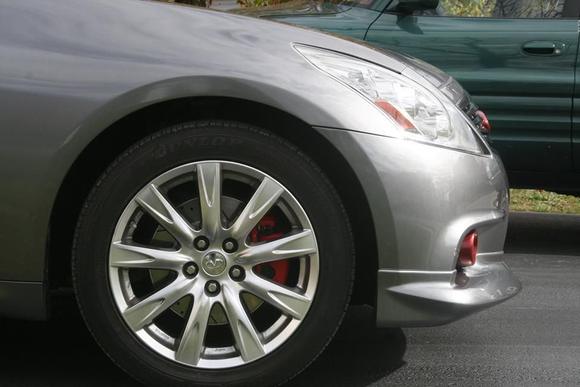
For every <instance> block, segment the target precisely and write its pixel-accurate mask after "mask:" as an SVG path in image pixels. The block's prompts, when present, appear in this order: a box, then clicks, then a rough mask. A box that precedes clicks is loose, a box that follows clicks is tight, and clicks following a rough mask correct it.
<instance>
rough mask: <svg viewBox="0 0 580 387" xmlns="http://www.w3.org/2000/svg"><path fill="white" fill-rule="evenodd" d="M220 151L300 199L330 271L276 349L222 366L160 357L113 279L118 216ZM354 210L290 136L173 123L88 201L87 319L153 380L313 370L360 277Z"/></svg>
mask: <svg viewBox="0 0 580 387" xmlns="http://www.w3.org/2000/svg"><path fill="white" fill-rule="evenodd" d="M211 159H220V160H228V161H234V162H240V163H244V164H246V165H250V166H253V167H254V168H257V169H259V170H261V171H263V172H265V173H267V174H268V175H270V176H272V177H274V178H275V179H277V180H278V181H279V182H281V183H282V184H283V185H284V186H285V187H287V188H288V190H289V191H290V192H292V194H293V195H294V196H295V197H296V198H297V199H298V200H299V202H300V203H301V205H302V207H303V208H304V210H305V211H306V213H307V214H308V217H309V218H310V221H311V222H312V225H313V227H314V229H315V230H316V233H317V234H316V235H317V243H318V247H319V262H320V263H319V264H320V275H319V282H318V288H317V290H316V295H315V297H314V300H313V301H312V304H311V306H310V310H309V312H308V314H307V316H306V317H305V318H304V320H303V321H302V323H301V325H300V326H299V328H298V329H297V330H296V331H295V332H294V333H293V334H292V336H291V337H290V338H289V339H288V340H287V341H286V342H285V343H284V344H282V345H281V346H280V347H278V348H277V349H276V350H275V351H273V352H272V353H270V354H268V355H267V356H265V357H263V358H260V359H258V360H255V361H253V362H251V363H249V364H246V365H243V366H240V367H234V368H227V369H219V370H211V369H200V368H193V367H188V366H185V365H182V364H179V363H177V362H173V361H171V360H169V359H167V358H165V357H163V356H160V355H159V354H157V353H156V352H154V351H153V350H151V349H149V347H147V346H146V345H145V344H143V343H142V342H141V341H140V340H139V339H138V338H137V337H136V336H135V334H134V333H133V332H132V331H131V330H130V329H129V328H128V327H127V326H126V324H125V323H124V320H123V318H122V316H121V315H120V313H119V312H118V310H117V307H116V305H115V302H114V300H113V296H112V293H111V290H110V286H109V275H108V254H109V246H110V243H111V237H112V233H113V230H114V228H115V225H116V222H117V220H118V219H119V216H120V214H121V212H122V211H123V209H124V208H125V206H126V205H127V203H128V201H129V200H130V199H131V198H132V197H133V195H135V193H136V192H137V191H138V190H139V189H140V188H141V187H142V186H144V185H145V184H146V183H147V182H149V181H151V180H152V179H154V178H155V177H156V176H158V175H160V174H161V173H163V172H165V171H167V170H169V169H171V168H174V167H176V166H179V165H182V164H186V163H190V162H193V161H200V160H211ZM349 227H350V226H349V223H348V218H347V215H346V212H345V210H344V208H343V206H342V204H341V202H340V199H339V197H338V195H337V193H336V191H335V190H334V188H333V187H332V185H331V184H330V182H329V181H328V179H327V178H326V177H325V176H324V174H323V173H322V171H321V170H320V169H319V168H318V167H317V166H316V165H315V164H314V163H313V162H312V161H311V160H310V159H309V158H308V157H307V156H305V155H304V154H302V153H301V152H300V151H299V150H298V149H296V147H294V146H293V145H291V144H290V143H288V142H287V141H285V140H283V139H281V138H279V137H277V136H275V135H273V134H272V133H269V132H267V131H264V130H262V129H258V128H255V127H250V126H247V125H244V124H240V123H236V122H223V121H203V122H190V123H184V124H181V125H177V126H173V127H170V128H166V129H163V130H161V131H159V132H157V133H155V134H153V135H151V136H149V137H147V138H145V139H143V140H141V141H139V142H138V143H137V144H135V145H133V146H132V147H130V148H129V149H128V150H127V151H126V152H124V153H123V154H122V155H121V156H120V157H118V158H117V159H116V160H115V161H114V162H113V163H112V165H111V166H110V167H109V168H108V169H107V170H106V172H105V173H104V174H103V175H102V176H101V177H100V178H99V180H98V181H97V183H96V184H95V186H94V188H93V190H92V192H91V194H90V195H89V197H88V199H87V201H86V203H85V204H84V207H83V211H82V214H81V216H80V218H79V221H78V225H77V228H76V235H75V243H74V247H73V262H72V264H73V277H74V287H75V292H76V297H77V300H78V304H79V307H80V310H81V313H82V315H83V317H84V319H85V322H86V324H87V326H88V328H89V329H90V331H91V333H92V334H93V336H94V337H95V339H96V341H97V342H98V343H99V344H100V345H101V347H102V348H103V350H104V351H105V352H106V353H107V354H108V355H109V356H110V358H111V359H112V360H113V361H114V362H115V363H116V364H118V365H119V366H120V367H121V368H122V369H124V370H125V371H126V372H128V373H129V374H130V375H132V376H133V377H134V378H136V379H138V380H139V381H141V382H143V383H145V384H147V385H151V386H218V385H219V386H222V385H227V386H248V385H252V386H268V385H277V384H280V383H283V382H285V381H287V380H288V379H290V378H292V377H293V376H295V375H296V374H298V373H299V372H300V371H301V370H303V369H304V368H306V367H307V366H308V365H309V364H310V363H311V362H312V361H313V360H314V359H315V358H316V357H317V356H318V355H319V354H320V353H321V352H322V350H323V349H324V348H325V347H326V345H327V344H328V342H329V341H330V339H331V338H332V336H333V335H334V334H335V332H336V330H337V329H338V326H339V325H340V322H341V320H342V318H343V316H344V313H345V310H346V308H347V306H348V302H349V297H350V293H351V289H352V283H353V276H354V254H353V242H352V235H351V232H350V228H349Z"/></svg>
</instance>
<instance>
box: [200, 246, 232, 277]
mask: <svg viewBox="0 0 580 387" xmlns="http://www.w3.org/2000/svg"><path fill="white" fill-rule="evenodd" d="M226 266H227V261H226V257H225V256H224V255H223V254H222V253H220V252H219V251H210V252H209V253H207V254H206V255H204V256H203V258H202V260H201V267H202V269H203V271H204V273H205V274H207V275H209V276H212V277H216V276H219V275H221V274H222V273H223V272H224V271H225V270H226Z"/></svg>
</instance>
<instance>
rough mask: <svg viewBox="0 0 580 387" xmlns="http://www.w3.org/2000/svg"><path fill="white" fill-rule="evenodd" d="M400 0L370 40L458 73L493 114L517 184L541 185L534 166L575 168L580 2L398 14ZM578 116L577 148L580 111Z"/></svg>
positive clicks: (443, 5) (487, 1)
mask: <svg viewBox="0 0 580 387" xmlns="http://www.w3.org/2000/svg"><path fill="white" fill-rule="evenodd" d="M397 3H398V1H397V0H395V1H393V2H392V3H391V5H389V6H388V7H387V8H386V10H385V12H383V14H382V15H381V16H380V17H379V18H378V19H377V20H376V21H375V22H374V23H373V24H372V25H371V26H370V28H369V31H368V33H367V35H366V40H367V41H368V42H369V43H370V44H372V45H376V46H379V47H384V48H390V49H394V50H397V51H401V52H405V53H408V54H410V55H412V56H416V57H418V58H420V59H423V60H425V61H427V62H429V63H431V64H433V65H435V66H438V67H440V68H442V69H444V70H445V71H447V72H448V73H450V74H451V75H453V76H454V77H455V78H456V79H457V80H458V81H459V82H460V83H461V84H462V85H463V86H464V87H465V89H467V90H468V91H469V92H470V93H471V94H472V96H473V98H474V101H475V102H476V103H477V104H478V105H479V106H480V107H481V109H482V110H483V111H484V112H485V113H486V114H487V115H488V117H489V118H490V120H491V122H492V126H493V130H492V134H491V138H492V140H493V145H494V147H495V148H496V149H497V150H498V151H499V153H500V154H501V156H502V159H503V160H504V163H505V165H506V167H507V169H508V170H510V172H511V173H510V178H511V179H512V183H516V185H537V184H534V183H531V182H530V181H529V177H528V176H527V175H529V174H530V172H533V173H534V174H536V175H537V176H541V173H540V175H538V172H545V173H546V174H552V173H554V172H562V173H566V172H572V171H573V159H572V144H571V136H572V118H571V117H572V109H573V108H572V106H573V104H572V103H573V95H574V82H575V65H576V59H577V52H578V10H579V8H580V4H579V3H580V2H579V1H578V0H441V1H440V4H439V7H438V8H437V9H436V10H428V11H420V12H415V13H414V14H411V15H409V14H402V13H397V11H396V9H397ZM577 116H578V117H579V119H578V122H577V123H576V128H577V129H576V131H575V136H576V137H575V141H576V142H575V143H576V150H578V148H579V145H578V144H579V143H580V134H579V132H580V130H579V129H578V128H580V110H578V114H577ZM577 166H578V165H577ZM537 176H536V177H537ZM539 180H542V177H539ZM520 181H521V182H524V183H520Z"/></svg>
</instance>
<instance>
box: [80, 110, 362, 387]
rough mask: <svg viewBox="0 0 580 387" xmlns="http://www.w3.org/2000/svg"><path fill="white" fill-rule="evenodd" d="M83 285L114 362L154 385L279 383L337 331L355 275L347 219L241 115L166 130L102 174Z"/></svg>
mask: <svg viewBox="0 0 580 387" xmlns="http://www.w3.org/2000/svg"><path fill="white" fill-rule="evenodd" d="M73 255H74V257H73V275H74V285H75V291H76V295H77V299H78V302H79V306H80V308H81V311H82V314H83V317H84V319H85V321H86V323H87V325H88V327H89V329H90V330H91V332H92V333H93V335H94V336H95V338H96V340H97V341H98V342H99V344H100V345H101V346H102V348H103V349H104V350H105V351H106V352H107V353H108V354H109V356H110V357H111V358H112V359H113V360H114V361H115V362H116V363H117V364H118V365H119V366H120V367H121V368H123V369H125V370H126V371H127V372H129V373H130V374H131V375H133V376H134V377H135V378H137V379H138V380H140V381H142V382H144V383H146V384H150V385H164V386H169V385H179V386H183V385H192V386H197V385H199V386H202V385H203V386H207V385H239V386H242V385H255V386H258V385H271V384H277V383H281V382H283V381H285V380H287V379H288V378H291V377H292V376H294V375H296V374H297V373H298V372H300V371H301V370H302V369H304V368H305V367H306V366H307V365H308V364H309V363H310V362H311V361H313V359H315V357H316V356H317V355H318V354H319V353H320V352H321V351H322V350H323V348H324V347H325V346H326V344H327V343H328V342H329V340H330V339H331V337H332V336H333V334H334V333H335V331H336V329H337V327H338V326H339V324H340V321H341V319H342V317H343V315H344V312H345V309H346V307H347V304H348V299H349V296H350V292H351V287H352V282H353V270H354V269H353V268H354V256H353V244H352V236H351V232H350V229H349V223H348V219H347V216H346V213H345V211H344V209H343V207H342V205H341V204H340V200H339V198H338V195H337V194H336V192H335V190H334V189H333V187H332V185H331V184H330V182H329V181H328V180H327V179H326V178H325V176H324V174H323V173H322V172H321V171H320V169H318V168H317V166H316V165H315V164H314V163H313V162H312V161H311V160H310V159H309V158H308V157H307V156H305V155H304V154H302V153H300V151H299V150H297V149H296V148H295V147H293V146H292V145H291V144H289V143H288V142H286V141H284V140H282V139H280V138H279V137H277V136H275V135H273V134H271V133H269V132H266V131H263V130H261V129H257V128H253V127H249V126H246V125H243V124H238V123H233V122H221V121H220V122H214V121H205V122H192V123H186V124H182V125H179V126H175V127H171V128H166V129H164V130H162V131H160V132H158V133H156V134H154V135H151V136H149V137H148V138H146V139H143V140H141V141H140V142H139V143H137V144H135V145H134V146H132V147H131V148H130V149H129V150H127V151H126V152H125V153H124V154H123V155H121V156H120V157H119V158H118V159H117V160H116V161H115V162H114V163H113V164H112V165H111V166H110V167H109V168H108V169H107V171H106V172H105V173H104V174H103V175H102V176H101V178H100V179H99V180H98V182H97V183H96V185H95V187H94V189H93V191H92V193H91V194H90V196H89V198H88V199H87V201H86V203H85V205H84V208H83V212H82V215H81V217H80V219H79V222H78V226H77V230H76V236H75V245H74V251H73Z"/></svg>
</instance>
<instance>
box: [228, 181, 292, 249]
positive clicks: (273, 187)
mask: <svg viewBox="0 0 580 387" xmlns="http://www.w3.org/2000/svg"><path fill="white" fill-rule="evenodd" d="M282 192H284V188H283V187H282V186H281V185H280V184H278V183H277V182H275V181H274V180H272V179H270V178H268V177H264V180H262V183H261V184H260V186H259V187H258V189H257V190H256V192H255V193H254V195H253V196H252V198H251V199H250V201H249V202H248V204H247V205H246V207H245V208H244V209H243V210H242V213H241V214H240V216H238V218H237V219H236V221H235V222H234V224H233V226H232V227H231V229H230V232H231V237H232V238H234V239H237V240H238V241H243V240H245V239H246V237H247V236H248V234H249V233H250V231H252V229H253V228H254V227H256V225H257V224H258V222H259V221H260V219H262V218H263V217H264V215H265V214H266V213H267V212H268V211H269V210H270V208H272V206H273V205H274V203H276V201H277V200H278V198H279V197H280V195H282Z"/></svg>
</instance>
